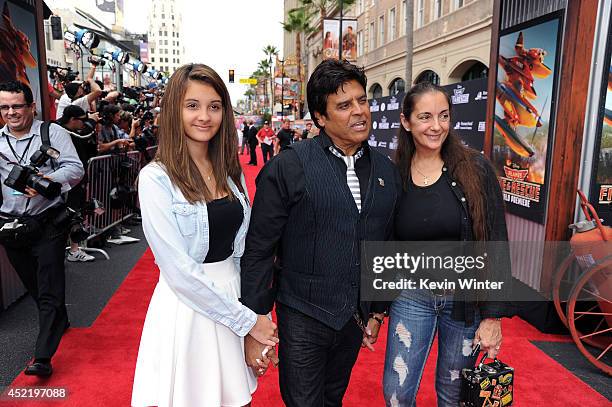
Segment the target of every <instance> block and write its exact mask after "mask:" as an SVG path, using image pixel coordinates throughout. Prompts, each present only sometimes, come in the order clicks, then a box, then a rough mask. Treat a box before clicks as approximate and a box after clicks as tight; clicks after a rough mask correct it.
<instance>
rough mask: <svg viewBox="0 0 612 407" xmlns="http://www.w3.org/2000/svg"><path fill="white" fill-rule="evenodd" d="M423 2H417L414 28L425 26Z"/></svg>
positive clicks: (418, 0)
mask: <svg viewBox="0 0 612 407" xmlns="http://www.w3.org/2000/svg"><path fill="white" fill-rule="evenodd" d="M424 3H425V1H424V0H417V13H416V26H417V28H421V27H423V26H424V25H425V5H424Z"/></svg>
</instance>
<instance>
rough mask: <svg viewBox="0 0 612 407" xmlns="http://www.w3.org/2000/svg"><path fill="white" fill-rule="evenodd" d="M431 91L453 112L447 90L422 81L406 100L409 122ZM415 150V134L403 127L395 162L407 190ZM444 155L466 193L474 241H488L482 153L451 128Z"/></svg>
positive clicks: (415, 86) (405, 106) (405, 112)
mask: <svg viewBox="0 0 612 407" xmlns="http://www.w3.org/2000/svg"><path fill="white" fill-rule="evenodd" d="M427 92H440V93H442V94H443V95H444V97H445V98H446V100H447V102H448V106H449V109H451V106H452V104H451V98H450V96H449V95H448V93H447V92H446V91H445V90H444V89H443V88H441V87H440V86H437V85H434V84H433V83H431V82H421V83H418V84H416V85H414V86H413V87H412V88H411V89H410V90H409V91H408V93H406V96H405V97H404V102H403V103H402V113H403V114H404V117H405V118H406V119H407V120H409V119H410V115H411V114H412V112H413V110H414V106H415V104H416V103H417V100H418V99H419V98H420V97H421V95H423V94H424V93H427ZM415 150H416V147H415V144H414V138H413V136H412V132H410V131H407V130H406V129H405V128H404V127H403V126H400V128H399V135H398V146H397V152H396V155H395V163H396V164H397V166H398V169H399V172H400V175H401V177H402V184H403V188H404V190H406V188H407V187H408V184H409V182H410V166H411V164H412V158H413V157H414V153H415ZM441 154H442V160H444V165H445V166H446V167H447V168H448V170H449V172H450V175H451V177H452V178H453V179H455V180H457V182H458V183H459V185H461V187H462V188H463V192H464V193H465V197H466V199H467V202H468V208H469V211H470V217H471V220H472V231H473V233H474V239H475V240H487V227H486V224H487V222H486V209H485V208H486V204H485V202H484V193H483V192H482V185H483V184H482V179H483V177H482V169H480V168H479V167H478V165H477V164H476V162H477V160H476V159H475V158H476V156H477V155H479V154H480V153H479V152H477V151H475V150H472V149H471V148H469V147H466V146H464V145H463V144H462V143H461V141H460V140H459V138H458V137H457V136H456V135H455V134H453V132H452V129H451V130H449V133H448V136H447V137H446V140H444V143H443V144H442V150H441Z"/></svg>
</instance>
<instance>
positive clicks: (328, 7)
mask: <svg viewBox="0 0 612 407" xmlns="http://www.w3.org/2000/svg"><path fill="white" fill-rule="evenodd" d="M341 3H342V7H343V8H344V7H346V6H351V5H353V4H354V3H355V0H300V4H301V5H302V6H303V7H306V8H308V10H309V11H317V12H318V13H319V16H320V18H321V23H323V19H324V18H325V17H327V13H328V12H330V11H332V10H334V9H339V8H340V4H341Z"/></svg>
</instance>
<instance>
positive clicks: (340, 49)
mask: <svg viewBox="0 0 612 407" xmlns="http://www.w3.org/2000/svg"><path fill="white" fill-rule="evenodd" d="M342 3H343V1H342V0H340V35H338V42H339V44H338V61H342V12H343V8H344V7H343V4H342Z"/></svg>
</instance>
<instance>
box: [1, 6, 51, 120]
mask: <svg viewBox="0 0 612 407" xmlns="http://www.w3.org/2000/svg"><path fill="white" fill-rule="evenodd" d="M0 10H2V17H1V18H0V55H2V58H0V82H5V81H14V80H18V81H21V82H24V83H26V84H28V85H29V86H30V88H31V89H32V93H33V95H34V101H35V102H36V107H37V110H38V112H39V113H40V111H41V109H42V104H41V99H40V95H41V91H40V71H39V69H38V61H39V60H40V59H39V57H40V56H39V55H38V43H37V40H36V38H37V37H36V10H35V8H34V7H33V6H32V5H31V2H29V1H28V2H26V1H7V0H0ZM0 125H3V123H2V122H1V119H0Z"/></svg>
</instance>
